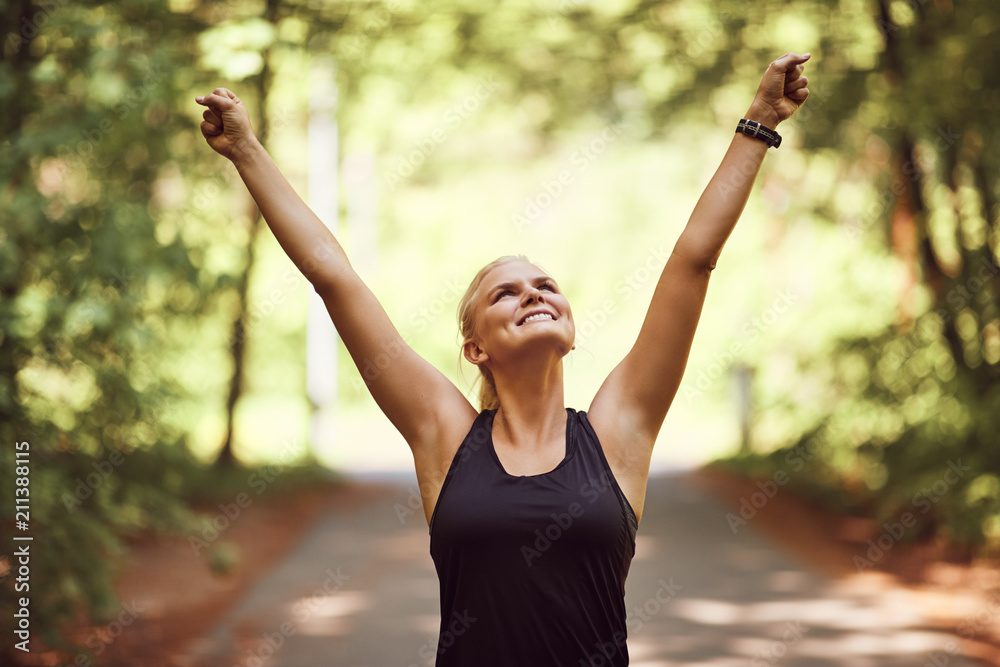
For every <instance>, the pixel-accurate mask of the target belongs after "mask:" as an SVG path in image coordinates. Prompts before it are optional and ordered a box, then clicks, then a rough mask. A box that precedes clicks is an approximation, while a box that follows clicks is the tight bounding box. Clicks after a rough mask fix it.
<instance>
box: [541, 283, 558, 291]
mask: <svg viewBox="0 0 1000 667" xmlns="http://www.w3.org/2000/svg"><path fill="white" fill-rule="evenodd" d="M538 289H547V290H548V291H550V292H555V291H556V288H555V287H553V286H552V285H551V284H550V283H542V284H541V285H539V286H538Z"/></svg>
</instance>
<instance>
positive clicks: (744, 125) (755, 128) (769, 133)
mask: <svg viewBox="0 0 1000 667" xmlns="http://www.w3.org/2000/svg"><path fill="white" fill-rule="evenodd" d="M736 131H737V132H740V133H742V134H745V135H747V136H748V137H753V138H754V139H760V140H761V141H763V142H764V143H765V144H767V145H768V147H769V148H777V147H778V146H780V145H781V135H780V134H778V133H777V132H775V131H774V130H772V129H771V128H769V127H766V126H764V125H761V124H760V123H758V122H757V121H755V120H750V119H748V118H743V119H741V120H740V122H739V124H737V125H736Z"/></svg>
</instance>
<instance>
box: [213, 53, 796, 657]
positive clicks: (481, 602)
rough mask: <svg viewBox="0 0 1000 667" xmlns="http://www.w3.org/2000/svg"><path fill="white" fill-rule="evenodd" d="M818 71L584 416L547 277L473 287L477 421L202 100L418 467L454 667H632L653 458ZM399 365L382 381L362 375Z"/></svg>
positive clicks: (464, 329) (733, 157)
mask: <svg viewBox="0 0 1000 667" xmlns="http://www.w3.org/2000/svg"><path fill="white" fill-rule="evenodd" d="M808 59H809V55H808V54H806V55H798V54H795V53H788V54H785V55H784V56H782V57H780V58H778V59H777V60H775V61H774V62H772V63H771V64H770V66H769V67H768V69H767V72H766V73H765V74H764V77H763V80H762V81H761V83H760V86H759V87H758V89H757V95H756V96H755V98H754V100H753V103H752V104H751V105H750V107H749V109H748V111H747V113H746V115H745V117H744V118H743V119H742V120H739V122H738V123H736V122H734V125H735V126H736V128H737V129H736V132H737V134H736V135H735V137H734V138H733V140H732V143H731V145H730V147H729V151H728V152H727V153H726V155H725V157H724V158H723V161H722V164H721V166H720V167H719V169H718V171H717V172H716V174H715V176H714V177H713V178H712V180H711V182H710V183H709V184H708V186H707V187H706V189H705V192H704V194H703V195H702V197H701V199H700V200H699V201H698V204H697V205H696V206H695V209H694V212H693V213H692V214H691V218H690V220H689V221H688V224H687V226H686V227H685V229H684V231H683V233H682V234H681V236H680V238H679V239H678V240H677V242H676V244H675V246H674V249H673V252H671V253H670V256H669V257H668V258H667V261H666V265H665V267H664V268H663V272H662V274H661V276H660V279H659V282H658V283H657V285H656V289H655V291H654V294H653V297H652V302H651V303H650V306H649V311H648V313H647V315H646V319H645V321H644V322H643V325H642V328H641V329H640V331H639V334H638V337H637V338H636V342H635V344H634V346H633V347H632V349H631V350H630V351H629V353H628V354H627V355H626V356H625V358H624V359H622V361H621V362H620V363H619V364H618V366H616V367H615V369H614V370H613V371H612V372H611V374H610V375H609V376H608V378H607V379H606V380H605V382H604V384H602V385H601V387H600V389H599V390H598V392H597V394H596V395H595V396H594V399H593V401H592V402H591V404H590V407H589V409H588V410H587V411H586V412H584V411H577V410H574V409H572V408H568V407H566V405H565V400H564V394H563V367H562V362H563V358H564V357H565V356H566V355H567V354H568V353H569V351H570V350H572V349H573V345H574V339H575V336H576V327H575V324H574V321H573V313H572V310H571V309H570V305H569V303H568V301H567V300H566V297H565V296H564V295H563V294H562V292H561V291H560V289H559V286H558V284H557V283H556V281H555V280H553V279H552V277H551V276H548V275H547V274H546V273H545V272H544V271H542V270H541V269H540V268H539V267H537V266H536V265H534V264H532V263H531V262H529V261H528V260H527V258H525V257H523V256H511V257H501V258H500V259H498V260H496V261H494V262H491V263H490V264H488V265H486V266H485V267H483V269H482V270H480V271H479V273H478V274H477V275H476V276H475V278H474V279H473V281H472V284H470V286H469V289H468V290H467V291H466V293H465V296H464V297H463V298H462V301H461V305H460V309H459V323H460V328H461V333H462V337H463V344H462V354H463V355H464V357H465V358H466V359H467V360H468V361H470V362H471V363H473V364H475V365H476V366H477V367H478V368H479V370H480V372H481V373H482V376H483V385H482V389H481V394H480V406H479V407H478V408H476V407H474V406H473V405H472V404H471V403H470V402H469V400H468V399H467V398H466V397H465V395H464V394H463V393H462V392H461V391H460V390H459V389H458V388H457V387H456V386H455V385H454V384H452V382H451V381H450V380H448V379H447V378H446V377H445V376H444V375H443V374H442V373H441V372H440V371H438V370H437V369H435V368H434V367H433V366H431V365H430V364H429V363H427V362H426V361H425V360H424V359H423V358H422V357H421V356H420V355H418V354H417V353H416V352H414V351H413V350H412V349H411V348H410V347H409V346H408V345H407V344H406V343H405V341H403V339H402V337H401V336H400V335H399V332H398V331H397V330H396V328H395V327H394V326H393V324H392V322H390V320H389V318H388V316H387V315H386V313H385V311H384V310H383V309H382V307H381V305H380V304H379V302H378V300H377V299H376V298H375V296H374V295H373V294H372V292H371V291H370V290H369V289H368V287H367V286H366V285H365V284H364V283H363V282H362V281H361V279H360V277H359V276H358V275H357V273H356V272H355V271H354V270H353V268H352V267H351V264H350V262H349V261H348V259H347V256H346V255H345V253H344V251H343V249H342V248H341V246H340V244H339V243H338V242H337V240H336V239H335V238H334V237H333V234H332V233H331V232H330V230H329V229H328V228H327V227H326V226H325V225H324V224H323V223H322V222H321V221H320V220H319V219H318V218H317V217H316V216H315V214H314V213H313V212H312V211H311V210H310V209H309V208H308V206H306V204H305V203H304V202H303V201H302V200H301V198H299V196H298V195H297V194H296V193H295V191H294V190H293V189H292V187H291V186H290V185H289V184H288V181H286V180H285V178H284V177H283V176H282V175H281V173H280V172H279V171H278V169H277V167H276V166H275V164H274V162H273V161H272V160H271V158H270V156H268V154H267V153H266V152H265V151H264V149H263V148H262V147H261V145H260V143H259V142H258V141H257V139H256V137H255V136H254V134H253V130H252V129H251V127H250V122H249V116H248V113H247V110H246V108H245V107H244V106H243V103H242V102H241V101H240V99H239V98H238V97H237V96H236V95H235V94H233V93H232V92H231V91H229V90H226V89H224V88H218V89H216V90H215V91H214V92H213V93H212V94H211V95H207V96H205V97H199V98H197V101H198V103H199V104H202V105H204V106H206V107H208V109H207V110H206V111H205V112H204V119H205V120H204V122H203V123H202V125H201V129H202V133H203V135H204V136H205V139H206V140H207V141H208V143H209V145H210V146H211V147H212V148H213V149H214V150H215V151H217V152H218V153H220V154H222V155H224V156H225V157H227V158H229V159H230V160H232V161H233V163H234V164H235V165H236V167H237V169H238V170H239V173H240V176H241V177H242V178H243V181H244V183H245V184H246V186H247V188H248V189H249V191H250V193H251V194H252V195H253V197H254V199H255V201H256V202H257V205H258V206H259V207H260V211H261V214H262V215H263V216H264V219H265V220H266V221H267V223H268V225H269V227H270V228H271V230H272V231H273V232H274V235H275V237H276V238H277V240H278V242H279V243H280V244H281V247H282V248H283V249H284V250H285V252H286V253H287V254H288V256H289V257H290V258H291V259H292V261H293V262H295V264H296V266H297V267H298V268H299V269H300V270H301V271H302V272H303V274H304V275H305V276H306V277H307V278H308V279H309V280H310V282H312V284H313V285H314V287H315V289H316V291H317V293H318V294H319V295H320V296H321V297H322V298H323V301H324V303H325V304H326V307H327V310H328V311H329V313H330V317H331V318H332V320H333V323H334V325H335V326H336V328H337V330H338V332H339V333H340V336H341V340H343V342H344V345H345V346H346V347H347V350H348V351H349V352H350V354H351V357H352V358H353V360H354V362H355V364H356V366H357V367H358V369H359V370H360V371H361V372H362V376H363V377H364V380H365V384H366V386H367V388H368V390H369V391H370V392H371V394H372V396H373V397H374V399H375V401H376V403H378V405H379V407H380V408H381V409H382V411H383V412H384V413H385V414H386V416H387V417H388V418H389V420H390V421H391V422H392V423H393V425H394V426H395V427H396V428H397V429H398V430H399V432H400V433H401V434H402V435H403V437H404V438H405V440H406V442H407V443H408V444H409V446H410V449H411V451H412V453H413V460H414V465H415V468H416V473H417V480H418V482H419V485H420V493H421V500H422V502H423V505H424V514H425V517H426V518H427V522H428V526H429V530H430V543H431V544H430V549H431V556H432V557H433V559H434V564H435V567H436V568H437V573H438V578H439V580H440V593H441V626H440V634H439V637H438V642H437V650H436V656H437V665H438V666H439V667H447V666H451V665H456V666H457V665H497V666H504V667H506V666H510V667H522V666H523V665H535V664H544V665H549V666H560V665H565V666H572V667H577V665H596V664H600V665H614V666H622V665H627V664H628V647H627V644H626V636H627V633H626V624H625V621H626V610H625V600H624V596H625V578H626V576H627V575H628V570H629V566H630V564H631V561H632V557H633V555H634V553H635V535H636V531H637V529H638V524H639V520H640V518H641V516H642V509H643V503H644V500H645V493H646V480H647V477H648V475H649V462H650V457H651V454H652V449H653V443H654V442H655V440H656V435H657V433H658V431H659V430H660V426H661V425H662V423H663V419H664V417H665V416H666V414H667V410H668V408H669V407H670V405H671V403H672V402H673V399H674V396H675V395H676V393H677V389H678V387H679V386H680V381H681V377H682V376H683V374H684V368H685V366H686V364H687V358H688V353H689V351H690V349H691V343H692V340H693V338H694V333H695V329H696V328H697V325H698V319H699V317H700V315H701V309H702V305H703V304H704V301H705V294H706V291H707V289H708V281H709V277H710V276H711V273H712V269H714V268H715V264H716V261H717V260H718V257H719V254H720V253H721V252H722V247H723V245H724V244H725V242H726V239H727V238H728V237H729V235H730V233H731V232H732V230H733V228H734V226H735V225H736V222H737V220H738V219H739V217H740V214H741V213H742V211H743V207H744V206H745V204H746V201H747V198H748V197H749V195H750V190H751V188H752V186H753V183H754V180H755V179H756V176H757V172H758V170H759V169H760V165H761V163H762V161H763V159H764V155H765V154H766V152H767V149H768V148H769V147H771V146H774V147H777V146H778V145H780V143H781V137H780V136H779V135H778V134H777V132H775V130H774V128H775V127H776V126H777V124H778V123H779V122H781V121H783V120H786V119H787V118H789V117H790V116H791V115H792V114H793V113H794V112H795V110H796V109H797V108H798V107H799V105H800V104H802V103H803V102H804V101H805V100H806V97H808V94H809V91H808V89H807V88H806V83H807V81H806V78H805V77H804V76H802V72H803V69H804V65H805V62H806V60H808ZM734 121H736V119H735V117H734ZM389 351H391V354H387V353H388V352H389ZM386 358H391V361H390V362H388V363H381V364H379V366H378V368H379V372H377V373H366V372H365V369H370V368H371V367H372V360H375V359H382V360H384V359H386ZM459 620H460V621H461V622H460V623H459ZM457 623H458V625H456V624H457ZM459 630H461V631H460V632H459Z"/></svg>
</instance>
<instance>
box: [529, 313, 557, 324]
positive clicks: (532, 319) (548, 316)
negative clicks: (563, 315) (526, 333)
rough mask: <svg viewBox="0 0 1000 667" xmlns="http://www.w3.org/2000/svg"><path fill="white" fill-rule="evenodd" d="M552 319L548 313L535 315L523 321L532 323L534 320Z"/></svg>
mask: <svg viewBox="0 0 1000 667" xmlns="http://www.w3.org/2000/svg"><path fill="white" fill-rule="evenodd" d="M551 319H553V317H552V316H551V315H549V314H548V313H538V314H537V315H532V316H531V317H529V318H527V319H525V320H524V323H528V322H534V321H535V320H551Z"/></svg>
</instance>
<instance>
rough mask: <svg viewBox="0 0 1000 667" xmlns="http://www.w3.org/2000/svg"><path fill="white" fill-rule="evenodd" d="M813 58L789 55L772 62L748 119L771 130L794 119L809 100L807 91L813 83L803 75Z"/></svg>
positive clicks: (758, 90)
mask: <svg viewBox="0 0 1000 667" xmlns="http://www.w3.org/2000/svg"><path fill="white" fill-rule="evenodd" d="M810 56H811V54H809V53H806V54H804V55H799V54H798V53H786V54H785V55H783V56H781V57H780V58H778V59H777V60H775V61H774V62H772V63H771V64H770V65H769V66H768V68H767V71H766V72H765V73H764V78H763V79H761V82H760V86H759V87H758V88H757V95H756V96H755V97H754V100H753V104H752V105H750V109H751V111H750V112H748V114H747V118H750V119H751V120H757V121H760V122H761V123H763V124H764V125H766V126H768V127H771V128H773V127H775V126H776V125H777V124H778V123H780V122H781V121H783V120H787V119H788V118H790V117H791V115H792V114H793V113H795V110H796V109H798V108H799V107H800V106H801V105H802V104H803V103H804V102H805V101H806V98H807V97H809V89H808V88H806V85H807V84H808V83H809V80H808V79H807V78H806V77H804V76H802V70H803V69H805V62H806V61H807V60H809V57H810ZM751 114H752V115H751ZM758 116H759V117H758Z"/></svg>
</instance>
